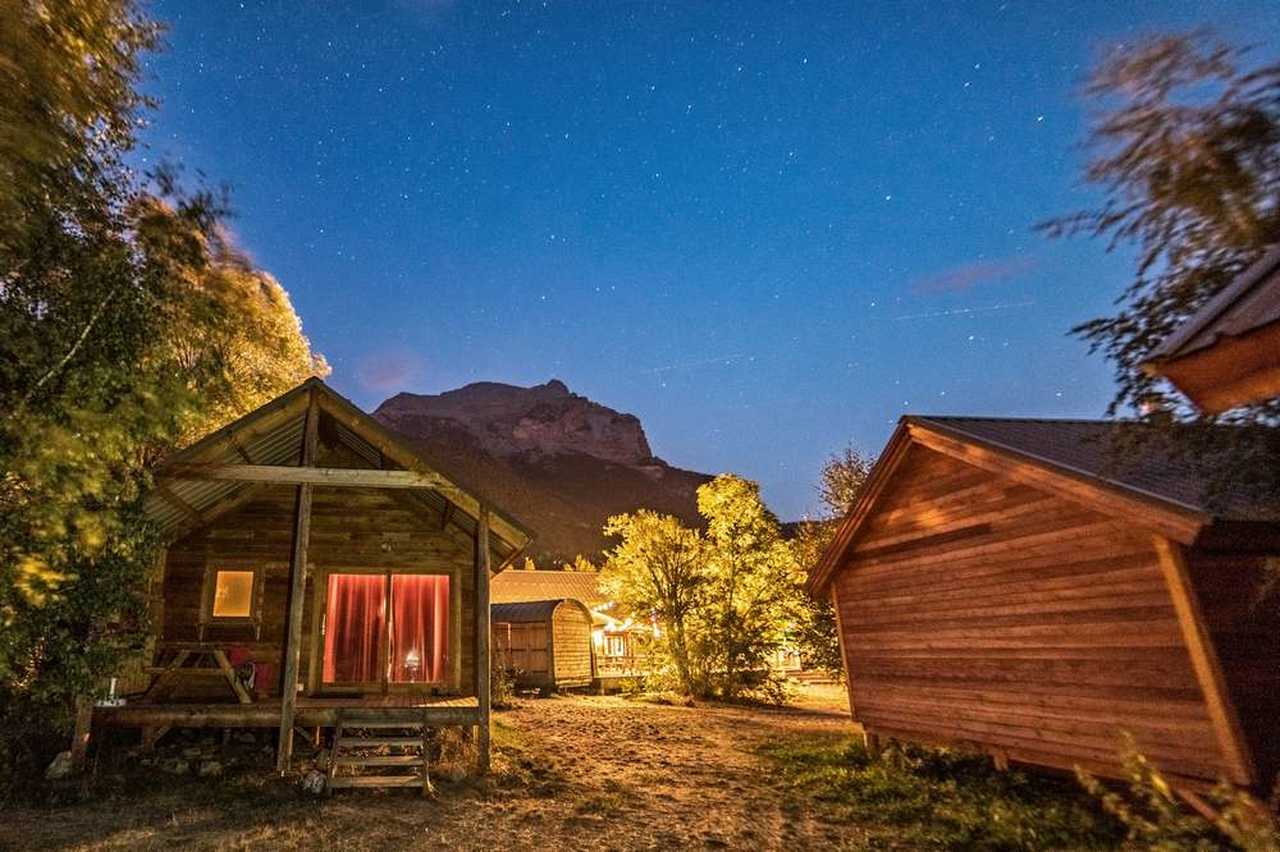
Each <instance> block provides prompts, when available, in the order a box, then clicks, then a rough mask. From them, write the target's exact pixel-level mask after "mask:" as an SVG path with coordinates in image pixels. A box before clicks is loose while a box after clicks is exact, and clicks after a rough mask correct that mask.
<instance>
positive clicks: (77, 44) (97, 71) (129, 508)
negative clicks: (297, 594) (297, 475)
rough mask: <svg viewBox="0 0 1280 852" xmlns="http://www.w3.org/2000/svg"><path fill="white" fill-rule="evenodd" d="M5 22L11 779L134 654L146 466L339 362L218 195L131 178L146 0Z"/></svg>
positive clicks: (1, 640)
mask: <svg viewBox="0 0 1280 852" xmlns="http://www.w3.org/2000/svg"><path fill="white" fill-rule="evenodd" d="M0 20H2V21H3V22H4V23H3V25H2V26H0V90H3V91H4V92H5V96H4V97H3V98H0V717H2V718H0V729H2V730H3V732H4V733H3V735H0V764H4V765H6V766H7V767H12V766H15V765H19V764H22V763H24V762H26V763H30V762H31V761H33V760H34V759H35V758H36V757H38V754H37V752H38V750H39V746H38V743H39V742H40V738H39V737H37V736H30V734H32V733H33V732H35V733H39V734H47V733H49V732H50V731H54V730H55V729H56V725H57V723H58V722H60V721H63V720H65V719H66V717H67V710H68V708H69V707H70V704H71V699H72V697H73V696H75V695H77V694H87V693H89V692H91V691H92V690H94V689H95V688H97V687H98V685H99V684H100V683H101V682H102V680H103V676H104V675H105V674H108V673H110V672H111V670H112V668H113V667H114V666H115V665H117V664H118V662H119V661H120V659H121V656H122V655H123V654H125V653H128V652H129V651H130V650H131V649H134V648H136V647H137V645H138V642H139V637H140V635H141V632H142V628H143V627H144V625H145V601H144V600H143V598H144V594H143V593H144V590H145V588H146V580H147V576H148V573H149V571H150V570H151V568H152V565H153V560H154V547H155V543H156V542H155V539H154V536H153V534H152V532H151V530H150V529H149V527H148V525H147V523H146V521H145V519H144V518H143V516H142V514H141V512H140V502H141V497H142V495H143V493H144V492H145V489H146V488H147V487H148V485H149V478H148V465H149V464H150V463H151V462H153V461H154V460H155V459H156V458H158V457H159V456H160V455H161V454H163V453H164V452H166V451H167V450H168V449H171V448H173V447H174V446H176V445H178V444H180V443H181V442H182V441H184V440H187V439H189V438H190V437H192V436H194V435H197V434H199V433H201V432H203V431H206V430H207V429H209V428H211V427H212V426H214V425H217V424H219V423H221V422H223V421H225V420H226V419H229V418H231V417H233V416H235V415H236V414H239V413H242V412H243V411H245V410H248V409H250V408H252V407H254V406H255V405H257V404H258V403H260V402H261V401H263V400H264V399H266V398H269V397H270V396H273V395H275V394H276V393H278V392H279V391H280V390H282V389H283V388H284V387H287V386H289V385H292V384H294V383H295V382H296V381H299V380H300V379H301V378H303V377H305V376H306V375H311V374H316V373H319V374H323V373H324V372H325V371H326V370H327V368H326V367H325V365H324V363H323V360H322V359H319V358H317V357H314V356H313V355H312V353H311V352H310V346H309V344H308V343H307V341H306V339H305V337H303V336H302V333H301V327H300V325H299V323H298V320H297V316H296V314H295V313H294V312H293V309H292V306H291V305H290V304H289V302H288V298H287V295H286V294H285V293H284V291H283V289H281V288H280V287H279V285H278V284H276V283H275V282H274V281H273V280H271V279H270V278H269V276H265V275H264V274H263V273H260V272H258V271H256V270H254V269H253V268H252V266H251V264H249V263H248V262H247V261H246V260H245V259H244V258H243V256H242V255H241V254H240V253H239V252H237V251H236V250H235V248H234V246H232V245H231V244H230V242H229V240H228V239H227V238H226V236H225V230H224V228H223V227H222V225H221V221H222V219H223V217H224V216H225V215H226V212H227V211H226V206H225V202H224V198H223V196H222V195H221V194H219V193H215V192H211V191H199V192H195V193H192V194H186V193H184V192H182V191H181V190H180V187H179V183H178V181H177V180H176V179H175V177H174V173H173V172H171V171H168V170H161V171H158V172H157V173H156V174H154V175H151V176H150V177H146V176H141V175H138V174H135V173H134V172H133V171H131V170H130V169H129V168H128V166H127V155H128V153H129V151H130V150H131V149H132V148H133V146H134V145H135V142H136V140H135V135H134V134H135V133H136V130H137V128H138V127H140V126H141V125H142V124H143V123H144V120H145V116H146V111H147V110H148V109H149V108H150V106H151V104H150V102H149V101H148V100H147V99H146V98H145V97H144V96H143V95H142V94H140V92H139V90H138V87H137V81H138V74H139V69H140V62H141V56H142V54H143V53H145V52H146V51H148V50H151V49H154V48H155V47H157V45H158V43H159V35H160V28H159V26H158V25H157V24H156V23H155V22H153V21H151V20H149V19H148V18H147V17H146V15H145V14H144V12H143V10H142V9H141V7H140V6H138V5H137V4H136V3H134V2H132V0H0ZM33 743H35V744H37V746H36V747H35V749H34V750H31V749H32V744H33ZM20 749H28V750H29V753H25V754H22V753H18V751H17V750H20ZM7 774H8V773H5V772H3V770H0V775H7Z"/></svg>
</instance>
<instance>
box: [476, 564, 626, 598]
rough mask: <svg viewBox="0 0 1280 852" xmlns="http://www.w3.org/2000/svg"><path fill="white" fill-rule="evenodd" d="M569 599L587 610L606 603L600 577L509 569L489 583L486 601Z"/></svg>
mask: <svg viewBox="0 0 1280 852" xmlns="http://www.w3.org/2000/svg"><path fill="white" fill-rule="evenodd" d="M565 598H568V599H571V600H576V601H579V602H580V603H582V604H584V605H585V606H587V607H593V606H597V605H599V604H602V603H606V602H607V601H608V598H606V597H605V596H604V595H603V594H602V593H601V591H600V575H599V574H594V573H591V572H589V571H541V570H538V571H525V570H521V569H518V568H508V569H507V570H505V571H503V572H501V573H499V574H498V575H496V576H495V577H494V578H493V579H492V580H491V581H490V583H489V600H491V601H492V602H493V603H495V604H500V603H524V602H528V601H545V600H553V599H554V600H559V599H565Z"/></svg>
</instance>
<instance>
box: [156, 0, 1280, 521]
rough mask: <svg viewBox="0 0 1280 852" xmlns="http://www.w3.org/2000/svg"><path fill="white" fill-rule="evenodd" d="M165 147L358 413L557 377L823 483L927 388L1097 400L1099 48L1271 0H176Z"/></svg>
mask: <svg viewBox="0 0 1280 852" xmlns="http://www.w3.org/2000/svg"><path fill="white" fill-rule="evenodd" d="M150 8H151V10H152V12H153V13H154V15H155V16H156V17H158V18H160V19H161V20H164V21H166V22H167V23H168V25H169V27H170V30H169V33H168V36H167V42H168V48H167V50H166V51H165V52H164V53H162V54H160V55H157V56H156V57H154V58H153V59H151V60H150V61H149V63H148V67H147V80H146V88H147V90H148V91H149V92H151V93H153V94H155V95H156V96H157V97H158V98H159V99H160V100H161V102H162V104H161V108H160V110H159V112H158V113H157V114H156V115H155V116H154V118H153V120H152V123H151V126H150V127H149V128H148V130H147V131H146V133H145V135H144V139H145V140H146V142H147V145H148V148H147V150H145V151H144V152H143V154H142V155H141V156H142V158H143V159H144V160H145V161H147V162H152V161H154V160H156V159H160V158H167V159H172V160H178V161H181V162H182V163H184V164H185V165H186V167H187V168H188V171H189V173H193V172H194V171H196V170H199V171H200V172H203V173H204V174H206V175H207V176H208V178H209V179H210V180H211V181H214V182H224V181H225V182H226V183H228V184H229V185H230V187H231V189H232V192H233V202H234V205H235V208H236V212H237V215H236V218H235V219H234V220H233V223H232V225H233V228H234V230H235V232H236V234H237V236H238V238H239V240H240V241H241V243H242V245H243V246H244V247H245V248H246V249H247V250H248V252H249V253H250V254H251V256H252V257H253V258H254V259H255V260H256V261H257V263H259V264H260V265H261V266H263V267H264V268H266V269H267V270H269V271H271V272H272V273H273V274H274V275H275V276H276V277H277V278H279V279H280V281H281V282H282V283H283V284H284V286H285V287H286V288H287V289H288V290H289V292H290V294H291V295H292V298H293V301H294V305H295V307H296V308H297V310H298V312H299V313H300V315H301V316H302V318H303V323H304V327H305V330H306V332H307V334H308V336H309V337H310V338H311V341H312V344H313V346H314V347H315V348H316V349H318V350H319V351H321V352H323V353H324V354H325V355H326V356H327V357H328V359H329V361H330V363H331V364H332V365H333V368H334V372H333V376H332V377H331V379H330V381H331V383H332V384H333V385H334V386H335V387H336V388H337V389H338V390H339V391H340V392H342V393H344V394H346V395H348V396H349V397H351V398H352V399H354V400H355V401H356V402H357V403H358V404H360V405H361V406H363V407H365V408H366V409H371V408H373V407H374V406H376V405H377V403H379V402H380V401H381V400H383V399H385V398H386V397H388V396H390V395H392V394H393V393H395V392H398V391H401V390H408V391H414V392H419V393H436V392H439V391H441V390H445V389H448V388H453V387H457V386H459V385H461V384H464V383H467V382H471V381H478V380H493V381H502V382H510V383H514V384H525V385H528V384H535V383H541V382H545V381H547V380H549V379H551V378H553V377H555V378H559V379H562V380H563V381H565V382H566V383H567V384H568V385H569V387H570V388H571V389H573V390H574V391H576V392H578V393H581V394H585V395H587V396H589V397H591V398H592V399H594V400H596V401H598V402H601V403H604V404H606V405H609V406H611V407H614V408H617V409H620V410H622V411H629V412H631V413H634V414H636V415H637V416H639V417H640V418H641V420H642V421H643V423H644V425H645V428H646V431H647V432H648V435H649V439H650V442H651V444H652V445H653V448H654V451H655V452H656V453H657V454H658V455H660V456H662V457H663V458H665V459H666V460H667V461H669V462H671V463H673V464H676V465H679V466H682V467H689V468H693V469H696V470H701V471H706V472H712V473H715V472H720V471H729V470H731V471H734V472H738V473H741V474H743V475H745V476H749V477H751V478H754V479H757V480H759V481H760V482H761V484H762V486H763V488H764V494H765V497H766V499H767V500H768V502H769V503H770V505H771V506H772V507H773V508H774V509H775V511H777V512H778V513H779V514H780V515H781V516H783V517H786V518H793V517H799V516H801V515H803V514H805V513H807V512H811V511H813V510H814V509H815V508H816V505H817V499H816V492H815V489H814V482H815V480H816V477H817V474H818V471H819V469H820V467H821V464H822V461H823V459H824V458H825V457H826V456H827V455H829V454H830V453H831V452H833V451H835V450H838V449H839V448H841V447H843V446H844V445H845V444H846V443H847V442H850V441H852V442H853V443H854V444H855V445H856V446H858V447H860V448H862V449H863V450H866V451H868V452H873V453H874V452H877V451H879V449H880V448H881V446H882V445H883V442H884V441H885V439H886V438H887V437H888V434H889V432H890V430H891V429H892V426H893V424H894V422H895V421H896V419H897V418H898V416H900V415H901V414H902V413H904V412H908V411H909V412H916V413H934V414H987V415H1009V416H1085V417H1092V416H1099V415H1101V414H1102V413H1103V411H1104V409H1105V407H1106V404H1107V402H1108V401H1109V400H1110V398H1111V394H1112V382H1111V376H1110V370H1109V368H1108V366H1107V365H1106V364H1105V363H1104V362H1103V361H1101V359H1100V358H1098V357H1097V356H1090V355H1089V354H1088V353H1087V350H1086V347H1085V346H1084V345H1083V344H1082V343H1081V342H1080V341H1078V340H1075V339H1074V338H1071V337H1069V336H1068V335H1067V331H1068V329H1069V328H1070V327H1071V326H1072V325H1073V324H1075V323H1077V322H1079V321H1081V320H1085V319H1088V318H1091V317H1093V316H1096V315H1099V314H1100V313H1101V312H1105V311H1106V310H1107V309H1108V308H1109V305H1110V302H1111V300H1112V299H1113V298H1114V297H1115V296H1116V295H1117V294H1118V293H1119V292H1120V290H1121V289H1122V287H1123V285H1124V283H1125V281H1126V275H1127V274H1128V272H1129V268H1130V266H1129V258H1128V257H1127V256H1126V255H1125V254H1124V253H1120V254H1115V255H1107V254H1105V253H1104V250H1103V249H1104V246H1103V245H1101V244H1099V243H1091V242H1087V241H1078V242H1077V241H1073V242H1050V241H1047V240H1046V239H1044V238H1043V237H1041V236H1040V235H1038V234H1036V233H1034V232H1033V231H1032V226H1033V225H1034V224H1035V223H1036V222H1037V221H1039V220H1041V219H1043V218H1045V217H1047V216H1050V215H1053V214H1057V213H1063V212H1069V211H1071V210H1074V209H1077V208H1079V207H1081V206H1085V205H1088V204H1090V203H1091V202H1093V201H1096V200H1097V197H1096V195H1095V194H1094V193H1093V191H1092V190H1091V189H1089V188H1088V187H1084V186H1082V185H1081V183H1080V180H1079V174H1080V168H1081V163H1082V162H1083V157H1084V154H1083V152H1082V151H1081V150H1080V147H1079V143H1080V142H1081V141H1082V139H1083V135H1084V130H1085V126H1086V118H1087V111H1088V106H1087V105H1086V104H1085V103H1083V101H1082V100H1081V98H1080V97H1079V95H1078V91H1079V84H1080V82H1081V80H1082V78H1083V76H1084V74H1085V73H1086V72H1087V70H1088V68H1089V67H1090V66H1091V64H1092V62H1093V61H1094V59H1095V58H1096V57H1097V56H1098V55H1099V54H1100V52H1101V51H1102V50H1104V49H1105V48H1107V47H1108V46H1113V45H1115V44H1117V43H1124V42H1126V41H1131V40H1133V39H1134V38H1135V37H1137V36H1139V35H1141V34H1144V33H1148V32H1158V31H1166V30H1183V29H1188V28H1191V27H1194V26H1197V25H1201V24H1206V23H1211V24H1212V25H1213V26H1214V27H1216V28H1217V31H1218V32H1219V33H1220V34H1221V35H1223V36H1224V37H1226V38H1228V39H1231V40H1234V41H1238V42H1242V43H1244V42H1250V43H1260V44H1262V45H1264V46H1265V45H1270V47H1264V48H1263V51H1264V52H1266V51H1274V46H1275V45H1276V44H1278V43H1280V15H1276V14H1274V13H1275V6H1274V0H1261V2H1245V0H1238V2H1221V0H1218V2H1215V0H1198V2H1174V0H1157V2H1144V1H1143V0H1133V2H1116V1H1115V0H1088V1H1087V2H1085V1H1084V0H1079V1H1078V2H1072V3H1052V2H1047V0H1046V1H1045V2H1041V1H1040V0H1036V2H1029V1H1028V2H1015V1H1014V0H1008V1H1007V2H1003V1H1002V0H994V1H993V2H939V0H920V2H916V0H892V1H891V2H856V3H854V2H834V0H828V2H812V3H807V2H779V0H761V2H732V3H731V2H697V0H679V2H672V3H648V2H630V0H609V2H588V0H548V2H515V0H507V2H498V0H362V2H359V3H350V4H345V3H337V2H329V0H265V1H264V2H254V1H253V0H246V2H232V1H231V0H208V2H200V3H192V2H189V0H154V2H152V3H151V4H150Z"/></svg>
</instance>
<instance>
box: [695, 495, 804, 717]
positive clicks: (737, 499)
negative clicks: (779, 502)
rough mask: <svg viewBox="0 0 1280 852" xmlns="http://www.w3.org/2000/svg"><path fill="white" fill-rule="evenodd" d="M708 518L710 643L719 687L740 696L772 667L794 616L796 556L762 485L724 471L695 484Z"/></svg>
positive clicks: (721, 691) (706, 616)
mask: <svg viewBox="0 0 1280 852" xmlns="http://www.w3.org/2000/svg"><path fill="white" fill-rule="evenodd" d="M698 512H699V513H700V514H701V515H702V516H703V517H704V518H706V521H707V534H706V540H707V548H706V551H707V556H706V572H707V582H706V605H705V606H706V609H705V612H704V613H703V616H702V617H703V618H704V619H705V620H706V625H707V629H706V632H705V641H706V642H707V644H708V649H707V650H708V656H709V658H710V661H711V668H710V670H711V674H712V677H713V684H714V689H715V691H716V693H717V694H719V695H720V696H721V697H724V698H736V697H738V696H739V695H740V694H742V692H744V691H745V690H746V689H747V688H748V687H750V686H752V684H751V683H750V682H749V680H748V678H749V676H754V675H756V674H758V673H760V672H762V671H765V670H766V669H767V663H768V657H769V655H770V654H771V653H772V652H773V651H775V650H777V648H778V647H779V646H780V645H781V643H782V639H783V632H784V630H785V628H786V626H787V623H788V620H789V616H790V614H791V613H790V604H791V602H792V596H791V589H792V587H793V584H794V577H795V573H796V570H795V560H794V555H793V553H792V551H791V548H790V546H789V545H788V544H787V542H786V541H785V540H783V538H782V531H781V528H780V526H779V524H778V520H777V518H775V517H774V516H773V513H771V512H770V511H769V510H768V509H767V508H766V507H765V505H764V501H763V500H761V498H760V486H759V485H757V484H756V483H754V482H751V481H750V480H747V479H743V478H742V477H740V476H735V475H733V474H722V475H721V476H717V477H716V478H715V479H713V480H712V481H711V482H708V483H706V484H705V485H702V486H701V487H699V488H698Z"/></svg>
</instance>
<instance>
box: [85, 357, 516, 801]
mask: <svg viewBox="0 0 1280 852" xmlns="http://www.w3.org/2000/svg"><path fill="white" fill-rule="evenodd" d="M146 506H147V512H148V514H149V516H150V517H151V519H152V520H153V521H154V522H155V523H156V525H157V526H158V527H160V528H161V529H162V530H164V531H165V533H166V534H167V536H168V538H169V542H170V543H169V544H168V546H167V548H166V550H165V551H164V556H163V559H162V563H163V564H162V566H160V571H159V572H158V573H159V576H158V578H157V582H156V584H155V586H154V602H153V605H154V623H155V625H156V635H155V638H154V643H153V651H154V654H153V659H152V660H151V665H150V667H149V669H148V670H149V672H150V674H151V682H150V685H149V686H148V688H147V689H146V690H145V692H144V693H143V694H140V695H135V696H130V697H129V698H128V699H127V702H126V703H125V704H124V705H123V706H118V707H99V708H97V709H96V711H95V713H94V722H95V723H97V724H104V725H120V726H135V727H141V728H143V729H144V733H145V736H146V738H147V739H151V740H154V738H155V737H157V736H160V735H162V734H163V732H164V731H165V730H167V729H168V728H169V727H170V726H174V727H197V726H216V727H269V728H275V729H278V730H279V764H280V767H281V768H282V769H283V768H285V767H287V766H288V764H289V759H290V754H291V749H292V743H293V732H294V729H295V725H297V726H304V727H309V728H317V729H318V728H328V729H332V730H333V731H334V733H335V737H334V742H335V748H337V745H338V744H339V743H340V742H342V741H345V739H349V738H343V737H342V736H341V735H340V734H341V727H342V725H343V724H344V721H345V723H346V724H347V726H348V728H350V727H351V726H353V725H355V724H357V723H359V724H362V725H367V726H382V727H387V726H390V725H392V724H399V723H402V724H403V725H404V726H405V727H416V728H418V729H425V728H430V727H433V726H438V725H461V726H465V727H476V728H478V730H479V734H480V746H481V748H480V755H481V758H480V759H481V766H482V768H483V767H484V766H485V765H486V763H487V759H488V742H489V739H488V731H489V665H488V658H489V639H490V631H489V579H490V574H491V572H492V571H493V570H494V569H498V568H500V567H502V566H503V565H505V564H508V563H509V562H510V561H511V560H512V559H514V558H515V557H516V555H517V554H518V553H519V552H520V551H521V550H522V549H523V548H524V546H525V545H526V544H527V543H528V541H529V535H528V534H527V533H526V532H525V531H524V529H523V528H522V527H521V526H520V525H519V524H518V523H517V522H516V521H514V520H512V519H511V518H510V517H508V516H507V515H505V514H503V513H502V512H500V511H498V510H497V509H496V508H495V507H493V506H491V505H490V504H488V503H486V502H485V501H484V500H483V499H482V498H481V497H479V496H477V495H476V494H475V493H474V492H471V491H468V490H464V489H463V488H462V487H460V486H459V485H457V484H456V483H454V482H452V481H450V480H449V479H447V478H446V477H445V476H443V475H441V474H440V473H438V472H436V471H434V470H432V469H431V467H430V464H429V462H428V460H426V459H424V458H423V457H421V456H420V455H419V454H418V453H417V451H416V450H415V449H414V448H413V447H411V446H410V445H409V444H408V443H407V442H405V441H404V440H403V439H402V438H400V437H399V436H397V435H395V434H393V433H391V432H389V431H388V430H387V429H386V428H385V427H383V426H382V425H380V424H379V423H377V421H375V420H373V419H372V418H371V417H369V416H368V415H366V414H364V413H363V412H362V411H360V410H359V409H358V408H356V407H355V406H354V405H352V404H351V403H350V402H348V401H347V400H345V399H343V398H342V397H341V396H339V395H338V394H336V393H335V392H333V391H332V390H331V389H330V388H329V387H328V386H326V385H325V384H324V383H323V382H320V381H319V380H316V379H312V380H309V381H307V382H305V383H304V384H302V385H300V386H299V387H297V388H295V389H294V390H292V391H290V392H289V393H287V394H285V395H283V396H281V397H280V398H278V399H276V400H275V401H273V402H271V403H268V404H267V405H265V406H263V407H262V408H260V409H258V410H256V411H254V412H252V413H250V414H248V415H246V416H245V417H242V418H241V419H239V420H237V421H236V422H234V423H232V424H230V425H229V426H227V427H226V428H224V429H221V430H219V431H217V432H215V433H213V434H212V435H209V436H208V437H206V438H205V439H203V440H201V441H199V442H198V443H196V444H195V445H193V446H191V447H189V448H188V449H186V450H184V451H182V452H180V453H178V454H176V455H175V456H174V457H173V458H171V459H169V460H168V461H166V462H165V463H164V464H163V465H162V466H161V468H160V469H159V471H158V474H157V485H156V487H155V490H154V493H153V494H151V495H150V497H149V498H148V501H147V504H146ZM317 733H319V731H317ZM384 736H385V735H384ZM348 762H355V759H354V758H350V759H349V760H348ZM383 762H384V763H388V762H389V761H383ZM370 780H376V779H365V781H361V782H360V784H361V786H365V785H366V782H368V781H370ZM353 783H354V782H353ZM397 783H406V784H408V783H413V781H412V779H407V780H406V779H401V782H397Z"/></svg>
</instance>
